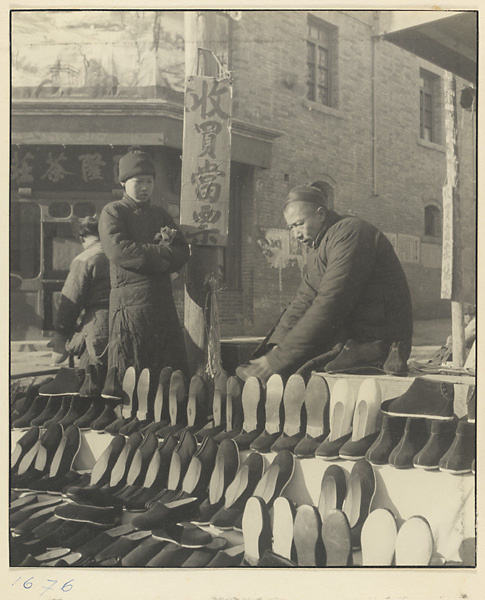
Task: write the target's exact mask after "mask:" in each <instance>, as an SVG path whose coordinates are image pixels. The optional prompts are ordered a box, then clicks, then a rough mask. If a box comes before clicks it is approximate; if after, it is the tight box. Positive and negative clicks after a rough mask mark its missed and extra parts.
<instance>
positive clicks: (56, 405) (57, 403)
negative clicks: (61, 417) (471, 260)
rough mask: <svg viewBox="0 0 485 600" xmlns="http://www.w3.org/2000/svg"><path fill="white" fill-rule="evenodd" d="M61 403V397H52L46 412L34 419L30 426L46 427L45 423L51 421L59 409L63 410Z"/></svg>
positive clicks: (45, 409)
mask: <svg viewBox="0 0 485 600" xmlns="http://www.w3.org/2000/svg"><path fill="white" fill-rule="evenodd" d="M61 401H62V398H61V396H52V397H51V398H49V400H48V401H47V404H46V406H45V408H44V410H43V411H42V412H41V413H40V415H39V416H38V417H35V419H32V421H31V422H30V425H31V426H35V425H38V426H42V425H44V423H45V422H46V421H48V420H49V419H52V418H53V417H54V416H55V415H56V414H57V413H58V411H59V409H60V408H61Z"/></svg>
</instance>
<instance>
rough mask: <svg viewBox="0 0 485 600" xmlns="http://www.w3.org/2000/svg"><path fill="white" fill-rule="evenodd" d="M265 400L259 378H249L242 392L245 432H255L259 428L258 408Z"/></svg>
mask: <svg viewBox="0 0 485 600" xmlns="http://www.w3.org/2000/svg"><path fill="white" fill-rule="evenodd" d="M263 400H264V396H263V388H262V386H261V382H260V381H259V379H258V378H257V377H248V378H247V380H246V382H245V384H244V387H243V391H242V398H241V402H242V408H243V414H244V423H243V429H244V431H254V430H256V429H257V427H258V407H259V405H260V403H261V402H262V401H263Z"/></svg>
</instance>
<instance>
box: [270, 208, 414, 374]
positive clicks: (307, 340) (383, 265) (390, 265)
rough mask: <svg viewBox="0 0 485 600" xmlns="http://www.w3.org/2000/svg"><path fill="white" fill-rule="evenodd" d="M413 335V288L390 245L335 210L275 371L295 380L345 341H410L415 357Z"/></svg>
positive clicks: (285, 329)
mask: <svg viewBox="0 0 485 600" xmlns="http://www.w3.org/2000/svg"><path fill="white" fill-rule="evenodd" d="M412 332H413V319H412V306H411V295H410V292H409V286H408V283H407V281H406V276H405V274H404V271H403V268H402V266H401V263H400V262H399V259H398V258H397V256H396V253H395V252H394V249H393V247H392V245H391V242H390V241H389V240H388V239H387V238H386V236H385V235H384V234H383V233H382V232H381V231H379V229H377V228H376V227H374V226H373V225H371V224H370V223H367V222H366V221H363V220H362V219H359V218H357V217H341V216H340V215H338V214H337V213H335V212H333V211H329V212H328V216H327V218H326V220H325V222H324V224H323V227H322V230H321V231H320V233H319V234H318V236H317V238H316V240H315V244H314V248H313V249H311V250H310V251H309V253H308V261H307V274H306V276H305V277H304V279H303V281H302V283H301V285H300V288H299V289H298V292H297V295H296V297H295V299H294V300H293V301H292V303H291V304H290V305H289V307H288V309H287V310H286V311H285V313H284V314H283V316H282V318H281V320H280V322H279V323H278V325H277V326H276V328H275V331H274V333H273V334H272V335H271V337H270V339H269V341H268V345H270V344H276V345H277V346H276V347H275V348H273V350H271V352H270V353H269V354H267V358H268V362H269V365H270V367H271V368H272V369H273V370H274V371H275V372H277V373H291V372H294V371H295V370H296V369H298V368H299V367H300V366H301V365H303V364H304V363H305V362H306V361H308V360H310V359H311V358H314V357H315V356H318V355H320V354H323V353H325V352H328V351H329V350H330V349H331V348H332V347H333V346H334V345H335V344H336V343H338V342H341V341H345V340H346V339H354V340H358V341H372V340H385V341H388V342H390V343H392V342H398V341H403V342H405V344H406V347H407V349H408V351H409V352H410V351H411V341H412Z"/></svg>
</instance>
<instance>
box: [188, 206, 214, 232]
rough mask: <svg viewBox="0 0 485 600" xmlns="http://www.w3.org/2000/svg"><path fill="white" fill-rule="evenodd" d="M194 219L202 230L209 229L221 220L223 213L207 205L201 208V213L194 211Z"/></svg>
mask: <svg viewBox="0 0 485 600" xmlns="http://www.w3.org/2000/svg"><path fill="white" fill-rule="evenodd" d="M192 218H193V219H194V222H195V223H197V225H198V226H199V227H200V228H201V229H207V228H208V227H209V225H210V224H214V223H217V221H218V220H219V219H220V218H221V211H220V210H214V208H213V207H212V206H211V205H210V204H205V205H204V206H202V207H201V209H200V212H197V211H195V210H194V212H193V214H192ZM217 231H218V230H217Z"/></svg>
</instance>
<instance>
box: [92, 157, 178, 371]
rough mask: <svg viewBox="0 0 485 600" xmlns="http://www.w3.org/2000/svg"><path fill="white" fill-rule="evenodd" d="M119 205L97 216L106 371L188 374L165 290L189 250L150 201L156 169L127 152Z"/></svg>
mask: <svg viewBox="0 0 485 600" xmlns="http://www.w3.org/2000/svg"><path fill="white" fill-rule="evenodd" d="M119 180H120V183H121V185H122V186H123V187H124V190H125V191H124V195H123V198H122V199H121V200H117V201H114V202H111V203H110V204H107V205H106V206H105V207H104V209H103V211H102V213H101V217H100V223H99V231H100V236H101V243H102V245H103V249H104V251H105V253H106V256H107V257H108V259H109V261H110V274H111V295H110V326H109V350H108V367H109V368H112V367H113V368H117V370H118V376H119V378H120V381H122V379H123V376H124V373H125V371H126V369H127V368H128V367H130V366H134V367H135V369H136V371H137V372H138V373H140V372H141V371H142V370H143V369H145V368H149V369H151V370H152V373H153V376H155V377H156V376H157V373H159V372H160V370H161V369H162V368H163V367H165V366H171V367H172V368H173V369H174V370H175V369H179V370H181V371H183V372H184V374H185V375H186V376H187V377H188V363H187V356H186V351H185V343H184V338H183V332H182V328H181V325H180V323H179V319H178V315H177V310H176V307H175V302H174V298H173V293H172V283H171V277H170V275H171V273H175V272H177V271H179V270H180V269H181V268H182V267H183V266H184V264H185V263H186V262H187V260H188V258H189V247H188V244H187V242H186V241H185V239H184V237H183V235H182V233H181V232H180V231H179V230H178V228H177V227H176V225H175V223H174V221H173V219H172V217H171V216H170V215H169V213H168V212H167V211H166V210H164V209H163V208H162V207H161V206H157V205H154V204H152V202H151V198H152V195H153V191H154V184H155V166H154V164H153V162H152V159H151V157H150V155H149V154H147V153H146V152H143V151H141V149H139V148H133V149H131V150H129V151H128V153H127V154H125V155H124V156H123V157H122V158H121V159H120V162H119Z"/></svg>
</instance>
